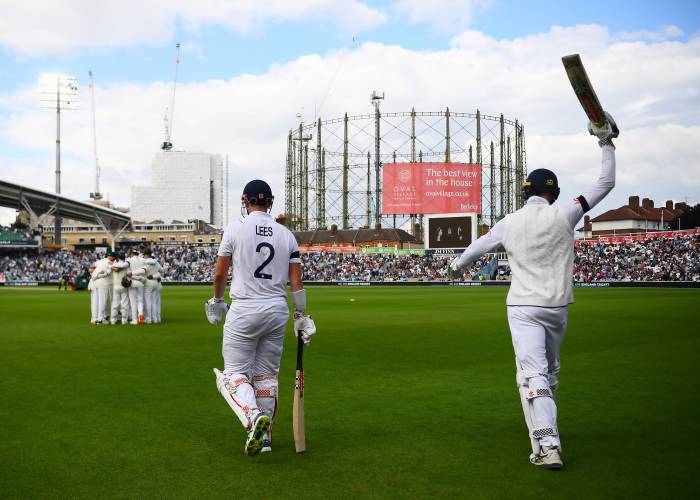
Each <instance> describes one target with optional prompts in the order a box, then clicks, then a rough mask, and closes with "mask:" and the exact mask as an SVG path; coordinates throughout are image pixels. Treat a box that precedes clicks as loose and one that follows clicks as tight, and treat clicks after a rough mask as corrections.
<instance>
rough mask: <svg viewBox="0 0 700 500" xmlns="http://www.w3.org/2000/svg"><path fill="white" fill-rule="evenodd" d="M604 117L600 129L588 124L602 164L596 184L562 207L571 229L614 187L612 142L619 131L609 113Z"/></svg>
mask: <svg viewBox="0 0 700 500" xmlns="http://www.w3.org/2000/svg"><path fill="white" fill-rule="evenodd" d="M605 117H606V119H607V122H606V123H605V124H604V125H603V126H602V127H596V126H595V125H594V124H593V123H591V122H588V132H589V133H590V134H591V135H593V136H595V137H596V138H597V139H598V145H599V146H600V149H601V154H602V162H601V166H600V175H599V176H598V180H597V181H596V183H595V184H594V185H593V186H592V187H591V188H590V189H588V190H587V191H585V192H583V193H581V195H580V196H578V197H576V198H574V199H573V200H572V201H571V202H570V203H569V204H568V205H564V208H565V210H566V216H567V219H568V221H569V224H571V227H572V228H575V227H576V224H577V223H578V221H579V220H581V217H583V214H585V213H586V212H588V211H589V210H591V209H592V208H593V207H595V206H596V205H597V204H598V203H600V202H601V200H602V199H603V198H605V197H606V196H607V195H608V193H610V191H612V189H613V188H614V187H615V145H614V144H613V142H612V140H613V139H614V138H616V137H617V136H618V135H620V131H619V130H618V128H617V124H616V123H615V120H614V119H613V117H612V116H610V114H609V113H607V112H606V113H605Z"/></svg>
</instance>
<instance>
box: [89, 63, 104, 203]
mask: <svg viewBox="0 0 700 500" xmlns="http://www.w3.org/2000/svg"><path fill="white" fill-rule="evenodd" d="M88 75H90V84H89V85H88V89H89V90H90V107H91V109H92V115H91V116H90V128H91V129H92V156H93V157H94V159H95V192H94V193H90V198H92V199H93V200H101V199H102V193H100V173H101V170H102V169H101V168H100V162H99V160H98V158H97V128H96V126H95V81H94V79H93V77H92V71H88Z"/></svg>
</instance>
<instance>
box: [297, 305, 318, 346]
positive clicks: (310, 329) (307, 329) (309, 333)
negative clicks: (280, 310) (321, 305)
mask: <svg viewBox="0 0 700 500" xmlns="http://www.w3.org/2000/svg"><path fill="white" fill-rule="evenodd" d="M299 332H301V340H302V341H304V345H305V346H306V345H309V342H311V337H313V336H314V335H315V334H316V324H315V323H314V320H312V319H311V316H305V315H304V313H302V312H299V311H295V312H294V335H295V336H298V335H299Z"/></svg>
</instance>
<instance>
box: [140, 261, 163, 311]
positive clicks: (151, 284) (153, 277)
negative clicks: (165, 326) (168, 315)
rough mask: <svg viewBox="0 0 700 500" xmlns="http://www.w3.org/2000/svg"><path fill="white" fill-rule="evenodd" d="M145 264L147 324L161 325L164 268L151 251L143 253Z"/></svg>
mask: <svg viewBox="0 0 700 500" xmlns="http://www.w3.org/2000/svg"><path fill="white" fill-rule="evenodd" d="M143 264H144V269H145V271H146V272H145V275H146V285H145V287H144V292H143V293H144V295H143V297H144V315H145V317H146V320H145V323H146V324H147V325H148V324H151V323H160V300H158V299H159V297H160V280H161V273H162V272H163V267H162V266H161V265H160V264H159V263H158V261H157V260H156V259H154V258H153V254H152V252H151V251H150V250H148V249H147V250H144V251H143Z"/></svg>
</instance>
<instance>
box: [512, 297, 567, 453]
mask: <svg viewBox="0 0 700 500" xmlns="http://www.w3.org/2000/svg"><path fill="white" fill-rule="evenodd" d="M567 319H568V307H566V306H564V307H534V306H508V325H509V326H510V333H511V336H512V339H513V349H514V350H515V357H516V361H517V364H518V365H519V368H520V370H521V372H520V373H519V374H518V376H519V378H520V380H522V381H525V380H526V382H523V383H527V385H528V387H529V390H530V391H534V393H537V390H538V389H544V390H546V389H550V390H551V391H552V393H553V394H554V395H556V391H557V388H558V383H559V379H558V375H559V367H560V364H559V350H560V349H561V344H562V342H563V341H564V333H565V332H566V324H567ZM520 383H521V382H520V381H519V384H520ZM528 404H530V405H532V407H531V408H532V413H533V414H534V415H535V418H534V420H535V421H534V422H532V423H531V424H530V423H528V425H533V426H534V427H535V428H537V429H543V428H551V429H555V430H556V429H557V405H556V403H555V400H554V398H552V397H535V398H533V399H530V400H529V403H528ZM526 418H527V416H526ZM530 431H532V429H530ZM539 444H540V446H546V447H557V448H560V447H561V442H560V439H559V435H558V431H557V434H556V435H549V436H545V437H542V438H539Z"/></svg>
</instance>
